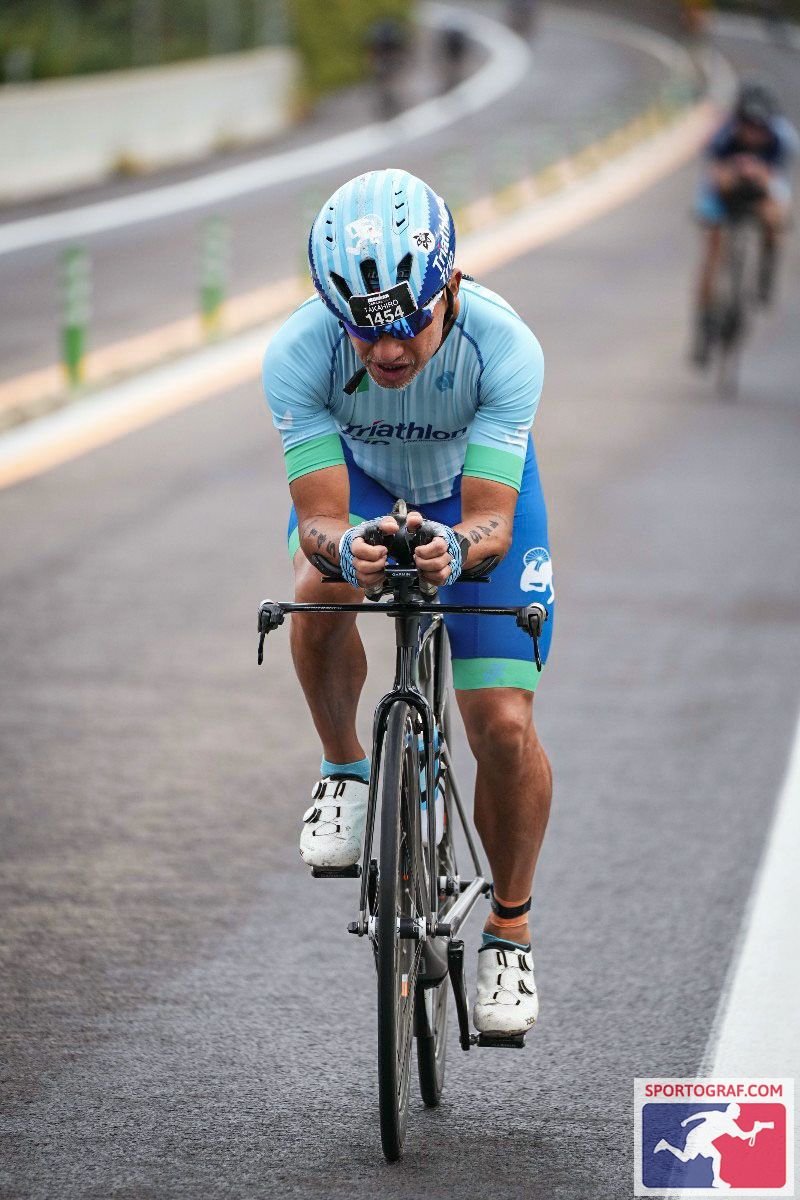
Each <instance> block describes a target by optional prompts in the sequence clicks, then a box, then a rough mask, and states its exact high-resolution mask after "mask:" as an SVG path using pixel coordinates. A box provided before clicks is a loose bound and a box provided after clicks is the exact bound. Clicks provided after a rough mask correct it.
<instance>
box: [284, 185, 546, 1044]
mask: <svg viewBox="0 0 800 1200" xmlns="http://www.w3.org/2000/svg"><path fill="white" fill-rule="evenodd" d="M309 260H310V265H311V275H312V279H313V282H314V286H315V288H316V291H317V295H316V296H315V297H313V298H312V299H310V300H308V301H307V302H306V303H305V304H303V305H301V306H300V308H298V309H297V310H296V311H295V312H294V313H293V314H292V316H290V317H289V319H288V320H287V321H286V322H285V324H284V325H283V326H282V327H281V329H280V330H279V331H278V333H277V334H276V335H275V337H274V338H273V339H272V342H271V343H270V345H269V348H268V350H267V353H266V356H265V359H264V388H265V392H266V396H267V400H268V402H269V405H270V408H271V410H272V417H273V421H274V423H275V426H276V428H277V429H278V430H279V431H280V434H281V437H282V439H283V447H284V452H285V461H286V469H287V474H288V479H289V488H290V492H291V496H292V501H293V507H292V511H291V516H290V520H289V551H290V554H291V555H292V558H293V562H294V570H295V581H296V598H297V600H298V601H312V602H314V601H316V602H320V601H322V602H330V601H334V600H335V601H344V602H347V601H352V600H354V599H358V598H359V597H361V596H363V592H364V589H367V588H370V587H371V586H372V585H374V584H376V583H379V582H380V580H381V577H382V575H383V571H384V567H385V563H386V554H387V552H386V549H385V548H384V547H382V546H372V545H369V544H368V542H367V541H365V540H364V537H363V535H364V533H365V532H366V531H367V530H368V529H369V528H370V527H372V526H373V525H374V524H377V525H379V526H380V528H382V529H383V530H384V531H386V532H390V531H392V530H393V529H395V528H396V525H395V523H394V521H393V518H392V517H390V516H388V515H387V514H389V513H390V512H391V509H392V506H393V504H394V501H395V500H396V499H397V498H398V497H403V498H404V499H406V500H407V501H408V503H409V508H410V509H411V510H412V511H411V512H410V513H409V517H408V524H409V526H410V527H411V528H415V527H417V526H419V525H420V524H421V523H422V522H423V521H426V522H429V523H430V524H429V532H430V533H431V534H432V535H434V536H433V538H432V540H431V541H430V542H429V543H428V544H426V545H421V546H419V547H418V548H417V550H416V552H415V555H416V565H417V567H418V569H419V571H420V573H421V575H422V577H423V578H424V579H425V580H427V581H428V582H430V583H433V584H435V585H436V586H438V587H446V588H448V591H449V595H448V600H450V599H452V601H453V603H459V604H474V603H486V604H490V605H509V606H510V605H523V604H529V603H530V602H531V601H532V600H539V601H541V602H542V603H543V604H544V605H545V606H546V607H547V609H548V615H549V618H550V619H549V620H548V622H547V624H546V625H545V630H544V636H543V640H542V656H543V658H544V657H546V654H547V650H548V643H549V640H550V636H551V631H552V616H553V602H554V596H553V576H552V564H551V561H550V553H549V547H548V538H547V517H546V512H545V506H544V500H543V497H542V491H541V486H540V483H539V475H538V470H537V466H536V458H535V454H534V448H533V442H532V440H531V435H530V428H531V424H532V422H533V418H534V414H535V412H536V408H537V405H538V403H539V397H540V394H541V390H542V378H543V358H542V351H541V348H540V346H539V343H538V342H537V340H536V338H535V337H534V335H533V334H532V333H531V331H530V330H529V329H528V327H527V326H526V325H525V323H524V322H523V321H522V319H521V318H520V317H519V316H518V315H517V313H515V312H514V310H513V309H512V308H511V306H510V305H508V304H507V303H506V302H505V301H504V300H503V299H501V297H499V296H497V295H495V293H493V292H491V291H489V290H488V289H487V288H484V287H482V286H481V285H479V284H478V283H476V282H475V281H474V280H471V279H469V278H468V277H466V276H464V275H463V274H462V272H461V271H460V270H458V269H457V268H456V267H455V230H454V227H453V219H452V216H451V214H450V211H449V209H448V207H447V205H446V204H445V202H444V201H443V200H442V199H441V198H440V197H439V196H437V195H436V194H435V193H434V192H433V191H432V190H431V189H430V188H429V187H428V186H427V185H426V184H425V183H423V182H422V181H421V180H419V179H417V178H415V177H414V176H413V175H410V174H408V172H406V171H402V170H396V169H388V170H381V171H371V172H368V173H366V174H363V175H359V176H358V177H357V178H355V179H352V180H350V181H349V182H348V183H346V184H344V185H343V186H342V187H340V188H339V189H338V190H337V191H336V192H335V193H334V194H333V196H332V197H331V198H330V200H329V201H328V202H327V203H326V204H325V205H324V206H323V208H322V210H321V211H320V213H319V215H318V216H317V218H316V220H315V221H314V224H313V226H312V229H311V234H310V238H309ZM316 553H322V554H323V555H325V556H326V557H327V558H329V559H330V560H331V561H333V562H335V563H338V564H339V565H340V568H341V571H342V574H343V575H344V577H345V579H346V580H347V582H346V583H341V584H327V583H326V584H323V583H322V580H321V577H320V575H319V572H318V571H317V570H316V569H315V568H314V567H313V566H312V564H311V562H310V561H309V559H310V556H311V555H313V554H316ZM493 555H498V556H499V557H500V558H501V560H502V561H501V562H500V563H499V565H498V566H497V568H496V569H495V570H494V572H493V574H492V579H491V583H489V584H484V585H477V584H473V583H469V582H466V581H465V582H459V575H460V573H461V571H462V570H464V569H465V568H466V567H467V566H469V567H473V566H475V565H476V564H477V563H479V562H480V561H482V560H483V559H486V558H488V557H490V556H493ZM446 620H447V627H448V633H449V638H450V645H451V652H452V663H453V682H454V686H455V690H456V697H457V700H458V705H459V709H460V711H461V715H462V718H463V720H464V725H465V728H466V732H467V737H468V740H469V744H470V747H471V749H472V752H473V754H474V755H475V758H476V761H477V779H476V787H475V824H476V827H477V829H478V832H479V834H480V837H481V839H482V841H483V845H484V848H485V850H486V854H487V857H488V859H489V863H490V865H491V869H492V876H493V879H494V892H493V897H492V911H491V912H490V915H489V918H488V920H487V922H486V927H485V931H484V934H483V944H482V946H481V948H480V950H479V959H478V988H477V998H476V1004H475V1010H474V1020H475V1025H476V1027H477V1029H478V1030H479V1031H480V1032H483V1033H504V1034H505V1033H508V1034H511V1033H518V1032H524V1031H526V1030H527V1029H529V1028H530V1027H531V1026H532V1025H533V1024H534V1022H535V1021H536V1018H537V1015H538V997H537V994H536V987H535V984H534V980H533V962H532V956H531V953H530V949H531V947H530V928H529V924H528V912H529V909H530V906H531V888H532V880H533V874H534V870H535V867H536V861H537V858H538V855H539V850H540V848H541V844H542V840H543V837H544V833H545V828H546V825H547V819H548V814H549V809H550V798H551V792H552V775H551V770H550V764H549V762H548V759H547V756H546V755H545V752H544V750H543V749H542V746H541V744H540V742H539V740H538V738H537V735H536V731H535V729H534V724H533V695H534V691H535V689H536V685H537V682H538V679H539V674H538V672H537V669H536V666H535V664H534V662H533V652H532V646H531V641H530V638H529V637H528V635H527V634H526V633H524V632H523V631H522V630H520V629H518V628H516V627H513V628H508V627H507V624H506V623H503V624H502V627H501V623H500V622H490V621H484V622H480V621H479V619H478V618H476V617H470V616H464V615H448V616H447V618H446ZM291 639H292V656H293V659H294V664H295V669H296V671H297V675H298V679H299V680H300V684H301V686H302V688H303V691H304V693H305V697H306V700H307V702H308V706H309V709H310V711H311V715H312V718H313V720H314V724H315V726H316V729H317V732H318V734H319V736H320V740H321V742H322V752H323V758H322V766H321V778H320V780H319V782H318V783H317V784H316V786H315V788H314V791H313V799H314V805H313V806H312V808H311V809H309V810H308V812H307V813H306V816H305V817H304V820H303V825H302V829H301V834H300V853H301V856H302V858H303V860H304V861H305V862H306V863H308V864H309V865H311V866H327V867H345V866H348V865H350V864H353V863H355V862H357V861H358V859H359V857H360V854H361V844H362V840H363V834H364V823H365V815H366V801H367V788H368V780H369V770H370V764H369V759H368V758H367V757H366V756H365V753H364V748H363V746H362V745H361V743H360V742H359V739H358V736H357V733H356V708H357V704H358V698H359V695H360V693H361V689H362V686H363V684H364V680H365V678H366V670H367V664H366V657H365V654H364V649H363V646H362V643H361V639H360V637H359V634H358V631H357V628H356V623H355V616H354V615H353V616H352V618H351V616H350V615H349V614H348V615H347V616H343V615H340V614H337V615H331V616H328V617H326V616H323V617H320V616H319V615H317V616H316V617H315V618H314V619H309V618H308V617H303V616H302V614H297V615H296V616H295V617H294V619H293V622H292V627H291ZM509 949H513V950H515V951H516V953H513V954H508V953H507V951H508V950H509Z"/></svg>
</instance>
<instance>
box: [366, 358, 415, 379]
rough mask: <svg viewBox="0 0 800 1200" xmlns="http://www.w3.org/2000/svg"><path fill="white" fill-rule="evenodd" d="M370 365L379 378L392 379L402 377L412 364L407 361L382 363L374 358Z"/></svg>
mask: <svg viewBox="0 0 800 1200" xmlns="http://www.w3.org/2000/svg"><path fill="white" fill-rule="evenodd" d="M369 365H370V367H371V368H372V370H373V371H374V372H375V374H376V375H377V376H378V378H379V379H385V380H387V381H388V380H390V379H401V378H402V376H403V375H404V374H405V373H406V371H408V370H409V369H410V367H411V365H412V364H411V363H407V362H400V363H382V362H378V360H377V359H374V358H373V359H372V361H371V362H370V364H369Z"/></svg>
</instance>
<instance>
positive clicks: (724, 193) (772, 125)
mask: <svg viewBox="0 0 800 1200" xmlns="http://www.w3.org/2000/svg"><path fill="white" fill-rule="evenodd" d="M797 146H798V135H797V131H796V130H795V129H794V126H792V125H791V124H790V122H789V121H788V120H787V119H786V118H785V117H784V116H782V115H781V114H780V111H779V109H778V106H777V103H776V101H775V99H774V98H773V96H772V95H771V94H770V93H769V92H768V91H767V90H766V89H765V88H763V87H761V86H760V85H759V84H756V83H746V84H744V85H743V86H742V88H741V90H740V93H739V97H738V99H737V102H736V106H735V108H734V110H733V112H732V113H731V114H730V115H729V116H728V117H727V118H726V120H725V121H724V122H723V124H722V125H721V126H720V128H719V129H718V130H717V132H716V133H715V134H714V136H713V138H712V139H711V141H710V142H709V145H708V147H707V149H706V154H705V176H704V179H703V183H702V185H701V188H700V192H699V195H698V199H697V207H696V212H697V217H698V219H699V221H700V223H701V225H702V226H703V227H704V230H705V238H704V252H703V260H702V265H701V270H700V280H699V286H698V305H697V324H696V331H695V342H694V348H693V358H694V360H695V362H696V363H697V364H698V365H701V366H702V365H704V364H705V363H706V362H707V361H708V355H709V349H710V344H711V340H712V339H713V336H714V307H713V306H714V295H715V290H716V282H717V277H718V273H719V268H720V263H721V261H722V251H723V228H724V225H725V222H726V221H727V220H729V219H730V217H731V215H732V214H734V213H735V212H736V211H737V210H738V211H741V210H742V208H749V209H751V210H752V211H753V212H754V213H755V214H756V216H757V218H758V220H759V222H760V225H761V231H762V247H761V259H760V263H759V277H758V292H759V298H760V299H761V301H762V303H768V302H769V300H770V299H771V296H772V291H773V286H774V278H775V264H776V260H777V254H778V246H779V239H780V235H781V232H782V231H783V229H784V227H785V225H786V220H787V217H788V214H789V207H790V204H791V187H790V181H789V173H788V172H789V165H790V162H791V159H792V157H793V155H794V154H795V152H796V150H797Z"/></svg>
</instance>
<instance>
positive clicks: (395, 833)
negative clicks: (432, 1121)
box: [375, 703, 421, 1162]
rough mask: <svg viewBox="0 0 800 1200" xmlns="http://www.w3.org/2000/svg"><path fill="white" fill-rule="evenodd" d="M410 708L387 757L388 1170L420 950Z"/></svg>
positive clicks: (384, 1092)
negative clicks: (416, 923) (416, 937)
mask: <svg viewBox="0 0 800 1200" xmlns="http://www.w3.org/2000/svg"><path fill="white" fill-rule="evenodd" d="M414 750H415V746H413V743H412V721H411V716H410V713H409V709H408V706H407V705H405V704H402V703H397V704H395V705H394V706H393V707H392V710H391V712H390V714H389V721H388V725H387V729H386V736H385V741H384V751H383V771H382V775H383V779H382V801H381V842H380V860H379V867H378V892H377V901H378V911H377V923H376V929H377V932H376V946H375V951H376V953H375V957H376V964H377V969H378V1099H379V1107H380V1124H381V1145H382V1147H383V1153H384V1156H385V1157H386V1159H387V1160H388V1161H389V1162H395V1161H396V1160H397V1159H398V1158H399V1157H400V1155H401V1154H402V1152H403V1140H404V1137H405V1131H406V1123H407V1120H408V1100H409V1072H410V1065H411V1047H412V1043H413V1040H414V1038H413V1035H414V1002H415V999H416V996H417V986H416V985H417V974H418V972H419V962H420V946H421V943H420V942H418V941H416V940H414V938H413V937H409V936H401V933H403V934H408V932H409V931H410V929H411V927H412V924H413V922H414V921H415V920H417V919H418V918H419V916H420V915H421V914H420V913H419V911H418V907H417V866H418V864H417V856H416V837H417V826H416V820H417V817H416V813H417V812H418V810H419V770H418V766H417V755H416V754H415V753H414V752H413V751H414Z"/></svg>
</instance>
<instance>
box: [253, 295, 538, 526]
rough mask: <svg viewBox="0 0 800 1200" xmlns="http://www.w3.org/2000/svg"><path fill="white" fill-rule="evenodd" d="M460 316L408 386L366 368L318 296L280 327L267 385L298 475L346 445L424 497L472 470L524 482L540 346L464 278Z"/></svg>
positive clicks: (376, 475)
mask: <svg viewBox="0 0 800 1200" xmlns="http://www.w3.org/2000/svg"><path fill="white" fill-rule="evenodd" d="M459 299H460V306H459V313H458V318H457V320H456V322H455V324H454V326H453V328H452V329H451V330H450V333H449V335H448V336H447V338H445V341H444V343H443V345H442V346H441V347H440V349H439V350H438V351H437V353H436V354H435V355H434V356H433V358H432V359H431V360H430V362H428V363H427V364H426V366H425V367H424V368H423V369H422V371H421V372H420V373H419V375H417V377H416V378H415V379H413V380H412V381H411V383H410V384H409V385H408V387H405V388H398V389H389V388H382V387H380V386H379V385H378V384H376V383H375V382H374V381H373V380H372V379H371V378H370V377H369V375H365V376H364V378H363V379H362V381H361V383H360V384H359V386H358V388H357V389H356V390H355V391H354V392H353V393H352V395H350V394H348V393H347V392H345V390H344V389H345V385H346V384H347V383H348V381H349V380H350V379H352V377H353V375H354V374H355V373H356V371H357V370H358V369H359V367H360V365H361V364H360V362H359V359H358V358H357V356H356V354H355V351H354V350H353V347H352V345H351V344H350V339H349V338H348V336H347V334H346V333H345V332H344V330H343V329H342V328H341V326H340V325H339V322H338V321H337V320H336V318H335V317H334V316H333V314H332V313H330V312H329V311H328V309H327V308H326V307H325V305H324V304H323V303H322V301H321V300H319V299H318V298H317V297H314V298H312V299H311V300H308V301H306V303H305V304H302V305H301V306H300V308H298V309H297V310H296V311H295V312H294V313H292V315H291V316H290V317H289V318H288V320H287V321H286V322H285V323H284V324H283V325H282V326H281V328H280V329H279V330H278V332H277V333H276V334H275V336H274V337H273V339H272V341H271V342H270V345H269V347H268V349H267V353H266V356H265V358H264V391H265V393H266V397H267V401H268V403H269V406H270V409H271V410H272V419H273V422H274V424H275V427H276V428H277V429H278V431H279V432H280V434H281V437H282V439H283V448H284V453H285V456H286V470H287V474H288V477H289V482H290V483H291V482H292V481H293V480H295V479H298V478H299V477H300V476H302V475H306V474H309V473H310V472H311V471H317V470H320V469H321V468H322V467H328V466H334V465H336V464H338V463H343V462H344V461H345V460H344V454H343V450H342V443H344V444H345V445H346V446H347V447H348V448H349V450H350V452H351V453H352V456H353V458H354V459H355V461H356V463H357V464H358V466H359V467H361V469H362V470H363V471H365V472H366V474H367V475H369V476H371V477H372V478H373V479H375V480H377V482H378V483H380V484H381V485H382V486H383V487H385V488H386V489H387V491H389V492H391V493H392V494H393V495H395V496H402V497H404V498H405V499H407V500H409V501H411V502H413V503H415V504H423V503H431V502H432V501H434V500H442V499H444V498H445V497H447V496H450V495H452V494H453V492H454V491H455V490H456V489H457V487H458V481H459V477H460V476H461V474H462V472H463V474H464V475H471V476H477V477H479V478H484V479H493V480H496V481H497V482H499V483H505V484H508V485H509V486H511V487H514V488H516V489H517V490H519V486H520V480H521V478H522V468H523V465H524V462H525V455H526V453H527V449H528V436H529V431H530V428H531V424H532V422H533V418H534V415H535V413H536V408H537V406H538V404H539V397H540V395H541V391H542V379H543V374H544V360H543V356H542V350H541V347H540V345H539V343H538V341H537V340H536V338H535V337H534V335H533V333H531V331H530V329H529V328H528V326H527V325H526V324H525V322H524V321H523V320H522V319H521V317H519V316H518V314H517V313H516V312H515V311H514V310H513V309H512V308H511V306H510V305H509V304H507V303H506V302H505V300H503V299H502V298H501V297H500V296H497V295H496V294H495V293H494V292H491V291H489V289H488V288H485V287H482V286H481V285H480V284H477V283H474V282H471V281H467V280H464V281H463V283H462V285H461V289H460V291H459Z"/></svg>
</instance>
